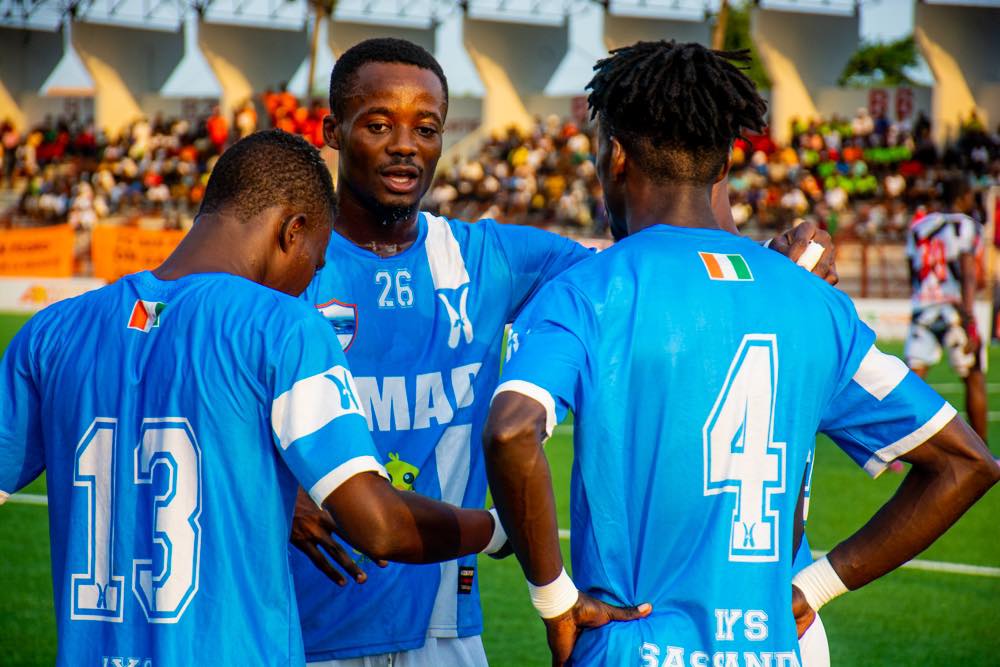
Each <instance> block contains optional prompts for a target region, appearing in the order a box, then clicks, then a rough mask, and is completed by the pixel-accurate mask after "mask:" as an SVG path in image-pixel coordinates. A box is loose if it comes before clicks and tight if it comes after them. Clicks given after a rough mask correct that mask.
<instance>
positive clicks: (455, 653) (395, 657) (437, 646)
mask: <svg viewBox="0 0 1000 667" xmlns="http://www.w3.org/2000/svg"><path fill="white" fill-rule="evenodd" d="M307 667H488V663H487V662H486V651H485V650H484V649H483V639H482V637H480V636H479V635H476V636H475V637H448V638H439V637H428V638H427V643H425V644H424V645H423V646H421V647H420V648H415V649H413V650H412V651H399V652H397V653H383V654H382V655H366V656H365V657H363V658H345V659H343V660H324V661H322V662H310V663H308V665H307Z"/></svg>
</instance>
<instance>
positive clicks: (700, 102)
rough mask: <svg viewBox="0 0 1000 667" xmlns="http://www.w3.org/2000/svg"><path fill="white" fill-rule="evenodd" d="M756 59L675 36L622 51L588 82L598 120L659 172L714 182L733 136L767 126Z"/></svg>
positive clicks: (663, 175)
mask: <svg viewBox="0 0 1000 667" xmlns="http://www.w3.org/2000/svg"><path fill="white" fill-rule="evenodd" d="M749 61H750V53H749V51H714V50H712V49H709V48H707V47H705V46H702V45H701V44H698V43H695V42H691V43H686V44H678V43H677V42H676V41H674V40H670V41H669V42H668V41H663V40H661V41H657V42H637V43H635V44H633V45H631V46H626V47H623V48H620V49H615V50H614V51H612V52H611V54H610V56H609V57H607V58H604V59H602V60H599V61H598V62H597V64H596V65H595V66H594V71H595V74H594V78H593V79H591V80H590V83H588V84H587V89H588V90H589V91H590V96H589V97H588V98H587V102H588V104H589V105H590V109H591V117H592V118H593V117H597V118H599V121H600V126H601V129H602V131H604V132H607V133H609V134H611V135H614V136H615V137H617V138H618V140H619V141H620V142H621V143H622V145H623V146H624V147H625V150H626V152H628V153H629V154H630V155H631V156H632V157H633V158H634V159H635V160H636V163H637V164H638V166H639V167H640V168H641V169H643V171H645V172H646V173H647V174H649V175H650V176H651V177H653V178H656V179H658V180H671V181H682V182H691V183H711V182H713V181H714V180H715V178H716V177H717V176H718V174H719V170H720V169H722V167H723V165H724V164H725V162H726V160H727V158H728V155H729V149H730V148H731V146H732V143H733V141H734V140H735V139H736V138H738V137H739V136H740V135H741V134H742V132H743V131H744V130H753V131H756V132H759V131H761V130H763V128H764V113H765V111H766V109H767V103H766V102H764V100H763V99H761V97H760V95H759V94H758V93H757V89H756V87H755V86H754V84H753V82H752V81H751V80H750V79H749V77H747V76H746V74H744V73H743V71H742V68H743V67H745V66H746V64H747V63H748V62H749ZM734 63H736V64H734Z"/></svg>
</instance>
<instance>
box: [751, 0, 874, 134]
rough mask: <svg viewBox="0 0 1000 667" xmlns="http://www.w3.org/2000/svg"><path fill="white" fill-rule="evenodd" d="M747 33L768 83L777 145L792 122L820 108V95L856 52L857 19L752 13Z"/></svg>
mask: <svg viewBox="0 0 1000 667" xmlns="http://www.w3.org/2000/svg"><path fill="white" fill-rule="evenodd" d="M750 25H751V34H752V36H753V39H754V43H755V44H756V46H757V50H758V52H759V53H760V57H761V60H762V61H763V64H764V68H765V69H766V71H767V74H768V76H769V77H770V79H771V85H772V88H771V107H770V125H771V132H772V134H773V136H774V137H775V138H776V139H777V140H778V141H779V142H785V141H788V139H789V138H790V136H791V129H790V123H791V120H792V119H793V118H796V117H798V118H812V117H817V116H820V115H822V112H823V111H826V110H825V109H823V108H821V107H820V105H819V104H818V102H819V100H818V97H819V94H820V91H822V90H823V89H829V88H831V87H835V86H836V83H837V77H838V76H840V73H841V72H842V71H843V69H844V65H846V64H847V61H848V60H849V59H850V57H851V55H852V54H853V53H854V52H855V51H856V50H857V48H858V44H859V41H858V17H857V16H838V15H830V14H805V13H800V12H790V11H778V10H773V9H762V8H759V7H757V8H754V10H753V12H752V14H751V23H750Z"/></svg>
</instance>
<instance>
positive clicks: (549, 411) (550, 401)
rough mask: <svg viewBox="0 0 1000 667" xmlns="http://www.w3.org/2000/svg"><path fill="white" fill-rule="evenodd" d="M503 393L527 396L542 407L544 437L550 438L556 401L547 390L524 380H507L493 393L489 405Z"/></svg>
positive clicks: (554, 423)
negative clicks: (543, 410) (509, 392)
mask: <svg viewBox="0 0 1000 667" xmlns="http://www.w3.org/2000/svg"><path fill="white" fill-rule="evenodd" d="M504 391H512V392H514V393H515V394H521V395H522V396H527V397H528V398H531V399H534V400H535V401H537V402H538V403H541V405H542V407H543V408H545V437H546V438H548V437H551V436H552V431H553V430H554V429H555V427H556V401H555V399H554V398H552V394H550V393H549V392H548V390H547V389H544V388H543V387H539V386H538V385H537V384H532V383H531V382H525V381H524V380H507V381H506V382H501V383H500V386H499V387H497V390H496V391H494V392H493V398H492V399H490V404H492V403H493V400H494V399H495V398H496V397H497V395H498V394H500V393H501V392H504Z"/></svg>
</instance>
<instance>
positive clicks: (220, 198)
mask: <svg viewBox="0 0 1000 667" xmlns="http://www.w3.org/2000/svg"><path fill="white" fill-rule="evenodd" d="M283 204H284V205H295V206H300V207H301V206H304V207H305V208H306V209H307V210H309V211H310V212H311V213H312V215H314V216H326V217H328V218H329V219H331V220H332V217H333V213H334V211H335V209H336V195H335V194H334V190H333V180H332V178H331V176H330V170H329V169H328V168H327V166H326V163H325V162H323V158H321V157H320V154H319V151H318V150H316V149H315V148H314V147H313V146H312V145H311V144H310V143H309V142H308V141H306V140H305V139H303V138H302V137H300V136H298V135H295V134H289V133H288V132H283V131H282V130H264V131H261V132H255V133H253V134H251V135H249V136H248V137H246V138H244V139H240V140H239V141H237V142H236V143H235V144H233V145H232V146H230V147H229V148H228V149H227V150H226V151H225V152H224V153H223V154H222V155H221V156H220V157H219V160H218V162H216V163H215V167H214V168H213V169H212V174H211V176H210V177H209V179H208V185H207V186H206V187H205V197H204V199H203V200H202V202H201V208H200V209H199V211H198V214H199V215H201V214H202V213H219V212H221V211H223V210H227V211H232V212H234V213H235V214H236V215H238V216H240V218H241V219H243V220H248V219H250V218H252V217H254V216H256V215H258V214H260V213H261V212H262V211H264V210H266V209H268V208H270V207H272V206H277V205H283ZM316 219H321V218H320V217H317V218H316Z"/></svg>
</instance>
